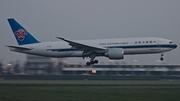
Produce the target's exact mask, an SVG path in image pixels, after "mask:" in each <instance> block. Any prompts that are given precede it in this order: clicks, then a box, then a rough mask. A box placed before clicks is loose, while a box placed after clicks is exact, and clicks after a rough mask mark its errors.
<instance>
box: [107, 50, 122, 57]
mask: <svg viewBox="0 0 180 101" xmlns="http://www.w3.org/2000/svg"><path fill="white" fill-rule="evenodd" d="M105 56H106V57H108V58H109V59H123V58H124V50H123V49H122V48H109V49H108V50H107V52H106V53H105Z"/></svg>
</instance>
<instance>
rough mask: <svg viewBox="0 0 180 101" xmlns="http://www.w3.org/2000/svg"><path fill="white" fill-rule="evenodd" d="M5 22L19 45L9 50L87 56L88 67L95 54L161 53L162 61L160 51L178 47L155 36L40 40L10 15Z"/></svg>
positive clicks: (41, 54)
mask: <svg viewBox="0 0 180 101" xmlns="http://www.w3.org/2000/svg"><path fill="white" fill-rule="evenodd" d="M8 22H9V24H10V27H11V29H12V31H13V34H14V36H15V38H16V40H17V42H18V44H19V45H10V46H7V47H9V50H10V51H14V52H20V53H26V54H33V55H39V56H45V57H53V58H65V57H82V58H83V59H84V58H85V57H89V58H90V61H89V62H87V63H86V65H88V66H89V65H92V64H96V63H98V60H94V59H95V57H102V56H104V57H107V58H109V59H112V60H113V59H123V58H124V55H135V54H154V53H160V54H161V57H160V60H161V61H163V54H164V53H165V52H167V51H170V50H172V49H175V48H176V47H177V45H176V44H175V43H174V42H173V41H171V40H169V39H164V38H157V37H142V38H115V39H96V40H69V39H66V38H63V37H59V36H57V37H55V38H57V39H60V40H61V41H55V42H40V41H39V40H37V39H36V38H35V37H33V36H32V35H31V34H30V33H29V32H28V31H27V30H26V29H25V28H24V27H22V26H21V25H20V24H19V23H18V22H17V21H16V20H14V19H13V18H9V19H8Z"/></svg>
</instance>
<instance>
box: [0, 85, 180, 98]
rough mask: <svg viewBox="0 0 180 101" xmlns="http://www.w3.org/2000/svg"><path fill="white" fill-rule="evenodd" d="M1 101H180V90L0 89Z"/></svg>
mask: <svg viewBox="0 0 180 101" xmlns="http://www.w3.org/2000/svg"><path fill="white" fill-rule="evenodd" d="M0 101H180V88H179V87H155V86H154V87H153V86H151V87H133V86H132V87H122V86H82V87H81V86H42V87H41V86H0Z"/></svg>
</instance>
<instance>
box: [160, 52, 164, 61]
mask: <svg viewBox="0 0 180 101" xmlns="http://www.w3.org/2000/svg"><path fill="white" fill-rule="evenodd" d="M163 56H164V54H162V53H161V58H160V60H161V61H163V60H164V58H163Z"/></svg>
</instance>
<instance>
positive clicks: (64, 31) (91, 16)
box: [0, 0, 180, 64]
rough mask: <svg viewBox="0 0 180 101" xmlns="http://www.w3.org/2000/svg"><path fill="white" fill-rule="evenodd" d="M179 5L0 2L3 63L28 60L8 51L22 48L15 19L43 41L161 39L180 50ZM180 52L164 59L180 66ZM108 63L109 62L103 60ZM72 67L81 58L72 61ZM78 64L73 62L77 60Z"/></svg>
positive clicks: (166, 0)
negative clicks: (14, 28)
mask: <svg viewBox="0 0 180 101" xmlns="http://www.w3.org/2000/svg"><path fill="white" fill-rule="evenodd" d="M179 5H180V0H0V35H1V37H0V59H3V61H4V62H9V61H15V60H21V61H25V59H26V58H25V55H23V54H21V53H15V52H9V51H7V50H8V48H6V47H4V46H5V45H17V42H16V40H15V38H14V36H13V34H12V31H11V29H10V27H9V24H8V22H7V18H11V17H12V18H15V19H16V20H17V21H18V22H19V23H21V24H22V25H23V26H24V27H25V28H26V29H27V30H28V31H29V32H30V33H31V34H33V36H35V37H36V38H37V39H38V40H40V41H58V39H55V38H54V36H63V37H65V38H68V39H73V40H78V39H103V38H128V37H162V38H167V39H170V40H173V41H174V42H175V43H177V45H178V46H180V40H179V38H180V6H179ZM179 54H180V48H179V47H178V48H176V49H175V50H173V51H170V52H168V53H167V54H165V62H167V63H172V64H179V60H180V57H179ZM159 58H160V54H156V55H135V56H125V59H124V60H119V61H126V62H127V63H131V62H132V59H138V62H139V63H142V64H149V63H154V62H155V61H156V60H157V59H159ZM99 59H100V61H101V60H102V61H105V62H107V61H108V59H105V58H99ZM67 60H68V61H69V62H70V63H74V61H75V60H76V61H75V62H80V61H82V59H81V58H79V59H76V58H75V59H69V58H68V59H67ZM72 60H73V61H72Z"/></svg>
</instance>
